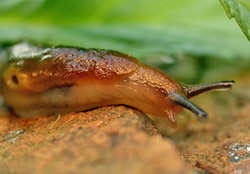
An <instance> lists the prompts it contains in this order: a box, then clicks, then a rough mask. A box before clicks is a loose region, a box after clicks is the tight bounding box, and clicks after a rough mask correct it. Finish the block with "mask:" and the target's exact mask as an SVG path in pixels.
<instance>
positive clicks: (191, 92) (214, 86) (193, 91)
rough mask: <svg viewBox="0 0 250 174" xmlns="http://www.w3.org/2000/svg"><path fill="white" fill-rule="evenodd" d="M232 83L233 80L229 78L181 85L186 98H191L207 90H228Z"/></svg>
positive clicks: (233, 82)
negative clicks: (207, 82) (192, 84)
mask: <svg viewBox="0 0 250 174" xmlns="http://www.w3.org/2000/svg"><path fill="white" fill-rule="evenodd" d="M234 84H235V81H234V80H229V81H220V82H215V83H209V84H204V85H195V86H191V85H190V86H189V85H183V87H184V91H185V93H186V96H187V98H191V97H194V96H196V95H199V94H201V93H204V92H207V91H212V90H229V89H231V88H232V87H233V85H234Z"/></svg>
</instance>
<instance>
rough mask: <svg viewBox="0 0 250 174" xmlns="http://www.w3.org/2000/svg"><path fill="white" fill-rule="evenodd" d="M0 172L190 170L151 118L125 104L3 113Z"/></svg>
mask: <svg viewBox="0 0 250 174" xmlns="http://www.w3.org/2000/svg"><path fill="white" fill-rule="evenodd" d="M0 145H1V146H0V154H1V156H0V173H32V174H33V173H37V174H40V173H41V174H44V173H45V174H46V173H61V174H69V173H70V174H75V173H90V174H92V173H93V174H96V173H111V174H112V173H114V174H116V173H119V174H120V173H121V174H123V173H124V174H125V173H133V174H151V173H152V174H153V173H171V174H172V173H187V171H186V169H185V168H184V166H183V164H182V162H181V159H180V155H179V153H178V151H177V150H176V148H175V146H174V145H173V144H172V143H171V142H170V141H169V140H167V139H162V137H161V135H160V134H159V133H158V131H157V129H156V128H155V127H154V125H153V123H152V121H151V120H150V119H149V118H148V117H147V116H145V115H144V114H142V113H141V112H139V111H136V110H134V109H131V108H127V107H124V106H109V107H103V108H99V109H95V110H91V111H88V112H80V113H71V114H63V115H59V116H51V117H39V118H35V119H30V120H28V119H20V118H17V117H14V116H5V117H4V116H2V117H1V118H0Z"/></svg>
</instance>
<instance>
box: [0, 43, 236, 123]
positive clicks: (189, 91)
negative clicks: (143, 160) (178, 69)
mask: <svg viewBox="0 0 250 174" xmlns="http://www.w3.org/2000/svg"><path fill="white" fill-rule="evenodd" d="M0 57H1V59H0V60H1V66H0V94H1V95H2V97H3V99H4V101H5V102H6V103H7V104H8V105H9V106H10V107H11V108H12V109H13V111H14V112H15V113H16V114H17V115H19V116H20V117H23V118H33V117H37V116H41V115H43V116H45V115H51V114H54V113H64V112H78V111H85V110H89V109H92V108H97V107H101V106H106V105H128V106H131V107H133V108H136V109H138V110H141V111H142V112H144V113H147V114H152V115H154V116H158V117H166V118H167V119H168V121H169V123H170V126H171V127H173V128H175V127H177V120H176V114H177V113H179V112H180V111H181V110H182V108H183V107H184V108H186V109H188V110H190V111H191V112H193V113H194V114H195V115H196V117H197V118H198V120H200V121H202V120H204V119H206V117H207V113H206V112H205V111H203V110H202V109H200V108H199V107H197V106H196V105H195V104H193V103H192V102H191V101H189V100H188V99H189V98H191V97H193V96H196V95H198V94H200V93H203V92H206V91H209V90H216V89H230V88H231V87H232V85H233V84H234V81H221V82H216V83H211V84H205V85H197V86H188V85H181V84H180V83H178V82H177V81H175V80H174V79H173V78H171V77H170V76H169V75H167V74H166V73H165V72H163V71H161V70H159V69H157V68H154V67H151V66H149V65H145V64H143V63H141V62H139V61H138V60H137V59H135V58H134V57H132V56H130V55H127V54H122V53H119V52H116V51H110V50H98V49H80V48H68V47H55V48H53V47H52V48H45V47H43V46H41V45H40V46H39V45H35V44H31V43H27V42H22V43H19V44H17V45H14V46H12V47H10V48H8V49H6V51H3V52H2V53H1V55H0Z"/></svg>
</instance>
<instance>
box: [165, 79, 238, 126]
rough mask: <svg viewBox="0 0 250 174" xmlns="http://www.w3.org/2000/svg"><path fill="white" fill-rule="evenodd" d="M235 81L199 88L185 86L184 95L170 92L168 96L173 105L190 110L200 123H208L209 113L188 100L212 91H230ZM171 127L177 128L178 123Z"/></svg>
mask: <svg viewBox="0 0 250 174" xmlns="http://www.w3.org/2000/svg"><path fill="white" fill-rule="evenodd" d="M234 83H235V82H234V81H233V80H232V81H221V82H215V83H210V84H205V85H197V86H187V85H186V86H185V85H184V86H183V90H184V94H178V93H175V92H170V93H169V95H168V99H169V100H170V101H172V102H173V103H175V104H177V105H179V106H182V107H184V108H186V109H188V110H190V111H191V112H192V113H194V114H195V116H196V118H197V119H198V120H199V121H206V120H207V117H208V115H207V113H206V112H205V111H204V110H202V109H201V108H199V107H198V106H196V105H195V104H194V103H192V102H191V101H190V100H188V98H191V97H193V96H196V95H198V94H201V93H204V92H207V91H211V90H229V89H231V88H232V86H233V85H234ZM167 114H168V116H170V118H172V117H173V116H172V114H171V112H170V113H169V112H168V113H167ZM170 124H171V127H177V123H176V121H175V122H173V121H172V122H171V121H170Z"/></svg>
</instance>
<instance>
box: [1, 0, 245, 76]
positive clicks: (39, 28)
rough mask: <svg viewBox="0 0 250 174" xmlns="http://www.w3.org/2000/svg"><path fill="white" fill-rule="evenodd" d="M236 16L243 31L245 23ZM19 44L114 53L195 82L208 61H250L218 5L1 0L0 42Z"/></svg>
mask: <svg viewBox="0 0 250 174" xmlns="http://www.w3.org/2000/svg"><path fill="white" fill-rule="evenodd" d="M241 1H242V2H243V1H244V0H241ZM246 1H247V0H245V1H244V3H246V4H249V3H248V2H246ZM223 2H226V1H223ZM228 2H229V1H228ZM224 4H226V3H224ZM227 4H229V3H227ZM242 4H243V3H241V8H240V10H242V9H243V8H242V7H243V5H242ZM226 7H227V9H229V8H228V5H227V6H226ZM230 7H231V6H230ZM245 7H249V6H245ZM245 10H248V11H249V8H248V9H247V8H245ZM230 14H231V15H232V16H233V14H238V12H237V13H232V11H231V12H230ZM244 14H245V13H244ZM246 14H247V13H246ZM240 17H241V22H239V24H240V25H241V27H242V26H243V28H244V27H245V26H246V21H247V20H248V21H249V18H247V19H245V18H244V17H243V16H240ZM248 17H249V16H248ZM243 31H244V32H245V34H246V30H245V29H243ZM18 40H32V41H35V42H39V43H40V42H41V43H48V44H53V45H68V46H78V47H85V48H103V49H111V50H117V51H121V52H124V53H128V54H132V55H133V56H135V57H137V58H139V59H141V60H142V61H144V62H146V63H151V64H153V65H156V66H159V67H161V68H163V69H166V70H167V71H168V72H170V73H171V74H172V75H174V76H176V77H178V78H182V77H183V75H184V76H185V78H186V77H187V78H190V77H196V78H195V79H199V78H200V76H201V74H204V73H201V72H203V71H208V70H209V69H210V67H209V66H210V65H211V64H210V63H206V62H210V61H211V60H213V61H218V62H221V63H220V65H225V66H231V65H236V64H237V66H236V67H237V68H236V67H234V70H235V69H238V67H240V69H242V67H249V66H247V63H246V62H247V61H248V60H249V57H250V49H249V42H248V41H247V39H246V38H245V37H244V35H243V34H242V32H241V31H240V29H239V28H238V27H237V25H236V24H235V23H234V22H232V21H229V20H228V19H227V17H226V15H225V12H224V10H223V7H222V6H221V5H220V3H219V1H216V0H209V1H208V0H177V1H176V0H82V1H81V0H70V1H69V0H33V1H32V0H0V43H4V42H12V41H13V42H14V41H18ZM208 59H209V61H208ZM189 60H190V61H189ZM183 62H186V63H185V65H184V66H182V64H183ZM190 62H192V63H190ZM242 62H243V63H242ZM239 64H241V65H239ZM201 65H202V67H201ZM175 67H181V69H179V70H178V71H176V70H175ZM183 67H185V68H183ZM200 67H201V68H200ZM222 69H223V68H222ZM218 71H219V70H218ZM176 72H180V73H181V74H182V75H180V74H178V73H176ZM223 73H226V74H228V72H223V71H222V72H219V74H221V75H222V74H223Z"/></svg>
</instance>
